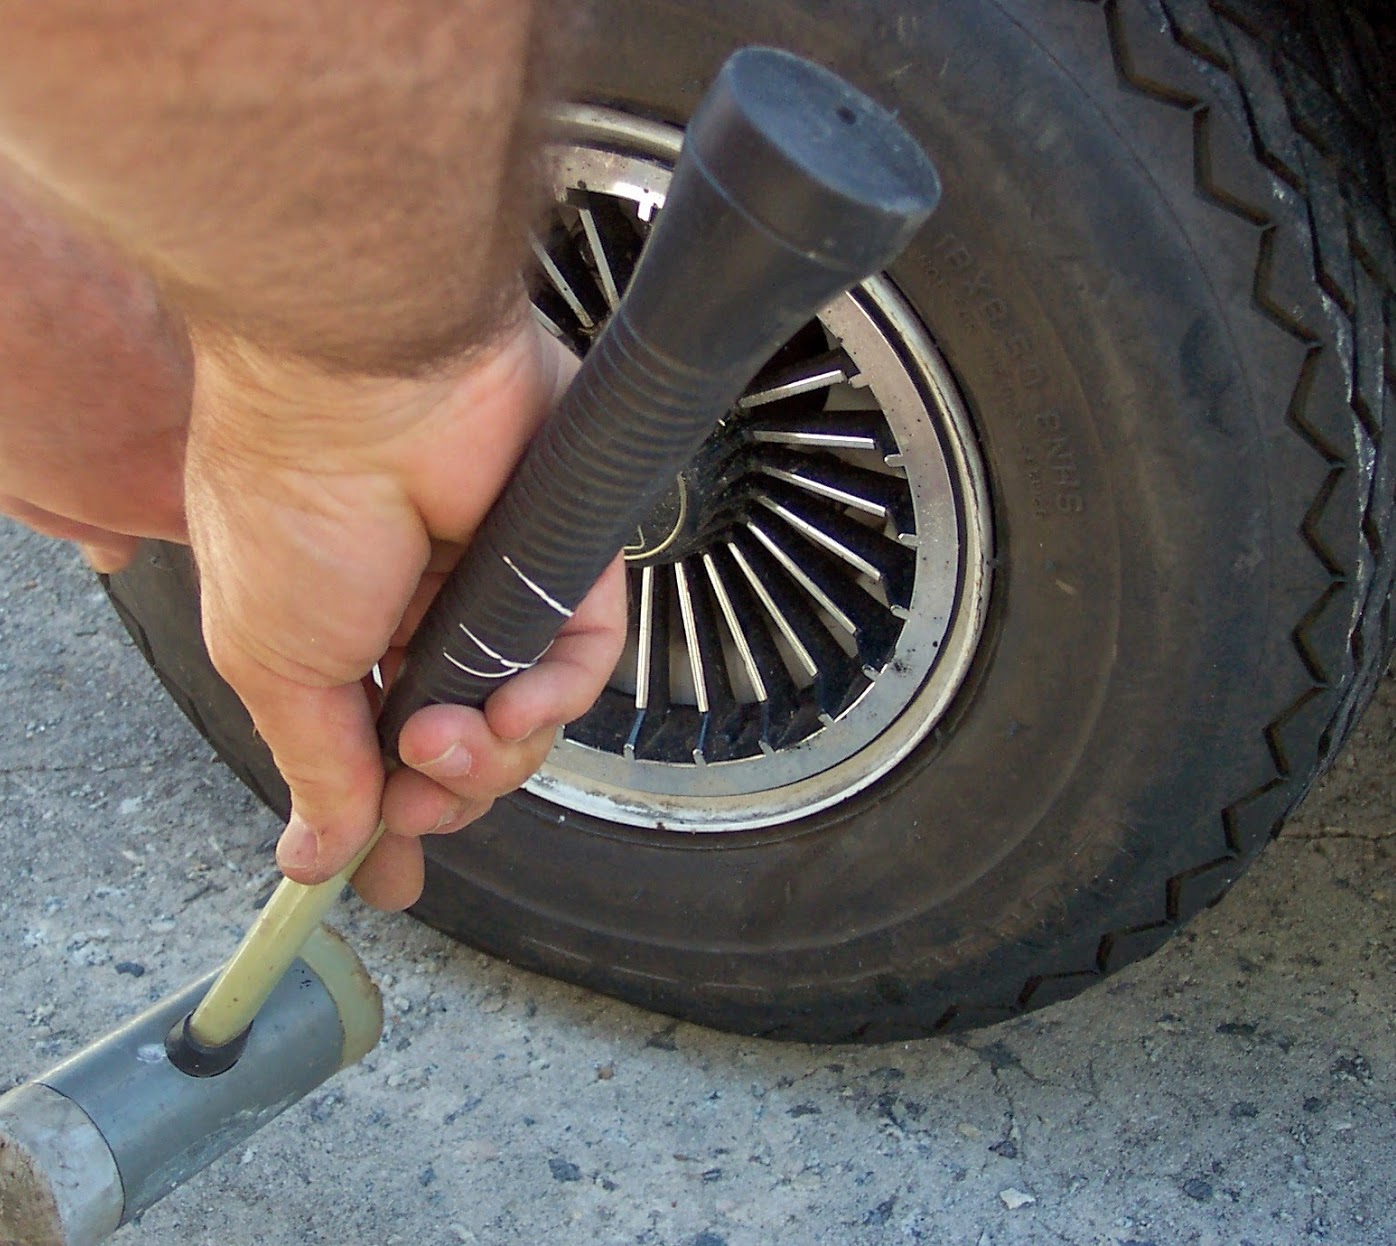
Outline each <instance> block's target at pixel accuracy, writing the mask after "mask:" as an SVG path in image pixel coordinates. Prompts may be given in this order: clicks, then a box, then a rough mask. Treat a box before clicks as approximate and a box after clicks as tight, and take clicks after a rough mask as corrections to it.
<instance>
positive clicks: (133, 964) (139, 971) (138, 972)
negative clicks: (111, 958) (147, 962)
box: [116, 960, 145, 978]
mask: <svg viewBox="0 0 1396 1246" xmlns="http://www.w3.org/2000/svg"><path fill="white" fill-rule="evenodd" d="M116 972H117V973H124V974H127V975H129V976H130V977H132V978H144V977H145V966H144V965H142V964H140V963H139V962H138V961H134V960H122V961H117V963H116Z"/></svg>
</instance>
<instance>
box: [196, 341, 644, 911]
mask: <svg viewBox="0 0 1396 1246" xmlns="http://www.w3.org/2000/svg"><path fill="white" fill-rule="evenodd" d="M196 347H197V350H196V370H195V376H196V381H195V391H194V415H193V419H192V421H191V425H190V437H189V446H188V458H187V472H186V506H187V511H188V516H189V531H190V537H191V540H192V542H193V545H194V550H195V555H196V558H197V561H198V564H199V569H200V576H201V583H202V594H203V602H204V607H203V608H204V632H205V640H206V642H207V644H208V649H209V653H210V655H211V656H212V658H213V661H214V664H215V666H217V668H218V670H219V671H220V673H221V674H222V675H223V676H224V678H225V679H227V680H228V682H229V683H230V684H231V685H232V686H233V688H234V689H235V690H236V691H237V693H238V694H239V696H241V697H242V699H243V701H244V702H245V703H246V705H247V707H248V709H249V711H250V712H251V714H252V717H253V720H254V722H255V724H256V727H257V730H258V732H259V733H260V734H261V735H262V737H263V738H264V739H265V741H266V742H267V744H268V745H269V747H270V748H271V751H272V753H273V755H274V757H275V759H276V764H277V767H278V768H279V769H280V771H281V773H282V775H283V776H284V777H285V779H286V781H287V783H288V784H289V786H290V789H291V796H292V806H293V813H292V817H291V821H290V824H289V825H288V827H287V830H286V832H285V834H284V835H283V837H282V840H281V843H280V846H279V848H278V853H277V855H278V860H279V861H280V864H281V866H282V869H283V870H284V871H285V872H286V874H287V875H288V876H289V877H292V878H294V879H296V880H298V881H301V882H318V881H320V880H322V879H325V878H328V877H330V876H331V875H333V874H334V873H335V872H337V871H338V870H339V869H340V868H342V867H343V866H344V864H345V863H346V862H347V861H348V860H349V859H350V858H351V857H352V856H353V855H354V853H355V852H356V851H357V850H358V849H359V848H360V847H362V845H363V844H364V842H365V841H366V840H367V839H368V837H369V835H370V834H371V833H372V831H373V829H374V827H375V826H376V825H377V821H378V815H379V809H380V804H381V808H382V812H383V816H384V818H385V820H386V822H387V824H388V828H389V831H390V832H391V833H390V834H389V835H388V836H385V837H384V839H383V840H382V841H381V842H380V844H379V846H378V847H377V848H376V849H375V850H374V853H373V855H372V856H371V857H370V858H369V860H368V862H367V863H366V864H365V866H364V867H363V868H362V869H361V871H360V873H359V875H358V876H357V879H356V885H357V886H358V888H359V891H360V893H361V894H362V895H363V896H364V898H365V899H367V900H368V901H369V902H370V903H373V904H376V905H379V906H380V907H385V908H398V907H403V906H405V905H407V904H410V903H412V902H413V901H414V900H415V899H416V897H417V895H418V894H419V892H420V890H421V885H422V864H421V849H420V845H419V843H418V842H417V841H418V839H419V838H420V837H421V836H422V835H425V834H429V833H433V832H443V833H444V832H448V831H453V830H456V829H458V828H459V827H460V826H462V825H463V824H464V823H466V822H468V821H471V820H472V819H473V818H475V817H477V816H479V814H481V813H482V812H484V811H485V810H486V809H487V808H488V807H489V805H490V803H491V802H492V801H493V800H494V798H495V797H497V796H499V795H501V794H503V793H504V792H506V791H509V790H512V789H513V788H515V787H517V786H518V785H519V784H520V783H522V782H523V781H524V780H525V779H526V778H527V777H528V775H530V774H531V773H532V772H533V771H534V770H536V769H537V767H538V766H539V765H540V764H541V763H542V761H543V758H544V757H545V756H546V754H547V751H548V748H549V747H550V745H551V743H552V740H553V737H554V734H555V732H556V729H557V727H558V726H559V725H561V724H562V723H564V722H566V721H568V720H570V719H571V718H574V717H576V716H578V715H579V714H581V713H583V712H584V711H585V710H586V708H587V707H588V706H589V705H590V704H591V702H592V701H593V700H594V699H595V698H596V696H597V695H598V694H599V693H600V691H601V688H602V687H603V686H604V684H605V681H606V678H607V676H608V675H609V673H610V671H611V669H612V667H613V666H614V664H615V661H616V659H617V657H618V656H619V652H620V648H621V644H622V641H623V639H624V625H623V615H624V610H623V580H622V577H621V575H620V573H619V567H618V566H617V567H613V568H612V569H611V571H610V572H608V574H607V576H606V577H605V578H604V579H603V581H602V582H601V584H599V585H598V586H597V588H596V589H595V590H594V591H593V592H592V593H591V594H590V595H589V596H588V598H587V599H586V601H585V602H583V603H582V606H581V607H580V608H579V609H578V610H577V612H576V615H575V617H574V618H573V619H572V620H571V622H570V623H569V624H568V625H567V627H566V628H565V629H564V630H563V632H562V633H561V634H560V636H559V638H558V640H557V642H556V643H555V644H554V645H553V647H552V649H551V650H549V652H548V654H547V656H546V658H545V659H544V660H543V661H541V662H540V663H539V664H538V665H537V666H536V667H534V668H533V669H532V670H530V671H527V672H525V673H523V674H522V675H520V676H519V677H517V678H516V679H514V680H513V681H511V682H510V683H509V684H508V685H506V686H505V687H504V688H502V689H501V690H500V691H499V692H498V693H496V694H495V695H494V696H493V697H491V699H490V701H489V703H488V705H487V706H486V708H485V711H484V712H483V713H480V712H477V711H474V710H467V709H462V708H458V707H451V706H435V707H432V708H430V709H428V710H424V711H422V712H421V713H419V714H418V715H416V716H415V717H414V718H412V719H411V720H410V721H409V723H408V724H407V726H406V727H405V728H404V729H403V733H402V739H401V741H400V744H399V751H400V755H401V756H402V758H403V760H404V762H406V763H407V764H408V766H409V767H411V768H410V769H403V770H401V771H399V772H397V773H396V774H394V775H393V776H392V777H391V778H390V779H389V781H388V783H387V786H386V790H385V789H384V775H383V767H382V763H381V759H380V755H379V748H378V744H377V741H376V738H375V735H374V729H373V710H374V705H373V697H372V695H371V693H370V691H369V690H368V689H367V688H366V687H365V680H366V677H367V676H368V675H369V673H370V672H371V671H372V669H373V667H374V665H375V664H376V663H378V662H379V660H380V659H381V658H384V655H385V653H387V654H388V657H387V660H386V661H385V663H384V669H385V675H386V676H387V677H389V678H390V677H391V674H392V671H393V669H394V667H395V662H394V658H393V655H392V654H391V653H389V652H388V651H389V650H390V649H391V648H392V647H393V646H400V645H401V644H402V643H403V642H404V641H405V639H406V638H407V636H408V635H409V634H410V632H411V630H412V628H413V627H414V626H415V624H416V622H417V620H418V619H419V618H420V617H421V614H422V612H423V611H424V610H425V608H426V605H427V604H428V602H429V601H430V598H431V595H432V594H433V593H434V591H435V589H436V588H437V587H438V586H439V584H440V582H441V578H442V577H443V575H444V573H445V572H446V571H448V570H449V568H450V567H451V566H452V565H453V564H454V561H455V557H456V555H457V553H458V550H459V547H460V546H461V545H462V544H463V543H464V542H466V541H467V540H468V539H469V537H470V534H471V533H472V532H473V531H474V530H475V528H476V527H477V526H478V525H479V523H480V521H481V520H482V519H483V517H484V515H485V512H486V511H487V510H488V507H489V504H490V502H491V501H492V500H493V499H494V497H495V496H496V494H497V493H498V492H499V490H500V489H501V488H502V486H503V484H504V481H505V480H506V479H507V477H508V474H509V472H510V470H511V469H512V467H513V464H514V462H515V461H516V459H517V458H518V456H519V454H520V453H521V451H522V449H523V447H524V445H525V444H526V442H527V439H528V438H529V436H530V435H531V434H532V432H533V431H534V429H535V428H536V426H537V424H538V422H539V420H540V419H541V418H542V416H543V415H544V413H545V412H546V411H547V409H548V408H549V407H550V406H551V405H552V403H553V401H554V399H555V397H556V395H557V394H558V393H559V392H560V388H561V386H562V384H563V383H564V382H565V379H566V377H567V376H569V375H570V372H571V370H572V364H571V361H570V358H569V357H568V356H567V355H566V353H565V352H564V351H563V350H562V349H561V348H560V347H558V346H557V345H556V344H555V343H554V342H553V341H552V340H551V339H550V338H548V337H547V336H546V335H545V334H543V333H541V332H540V331H538V330H537V329H536V328H534V326H533V324H532V322H531V321H529V320H525V321H524V322H523V327H520V328H516V329H513V330H512V331H510V332H509V333H508V334H507V335H506V336H505V337H503V338H502V339H500V340H499V341H498V342H497V343H495V344H493V345H491V346H488V347H486V348H484V349H483V350H482V351H481V352H480V353H479V354H478V355H477V356H475V357H474V358H472V359H471V361H470V362H469V363H468V364H466V365H465V366H463V367H461V368H458V369H455V370H454V372H453V373H451V374H446V375H443V376H440V377H434V378H432V379H428V380H420V381H418V380H400V379H381V378H350V377H345V376H343V375H329V374H326V373H322V372H320V371H319V370H317V369H315V368H313V367H311V366H308V365H305V364H303V363H300V362H298V361H280V360H273V359H270V358H268V357H267V356H266V355H264V354H262V353H261V352H259V351H256V350H255V349H253V348H251V347H248V346H247V345H246V344H244V343H239V342H231V341H228V340H226V339H220V338H212V337H210V338H200V337H198V336H197V335H196Z"/></svg>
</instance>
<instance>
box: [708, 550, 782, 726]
mask: <svg viewBox="0 0 1396 1246" xmlns="http://www.w3.org/2000/svg"><path fill="white" fill-rule="evenodd" d="M703 567H704V569H705V570H706V571H707V573H708V582H709V583H710V584H711V585H712V586H713V595H714V596H715V597H716V598H717V604H718V607H719V609H721V611H722V617H723V619H724V621H725V622H726V624H727V634H728V635H729V636H731V637H732V643H733V644H734V645H736V647H737V654H738V656H739V657H740V658H741V662H742V670H743V671H745V673H746V677H747V681H748V682H749V683H750V684H751V688H752V691H753V692H754V693H755V694H756V699H757V700H758V701H766V700H769V696H768V694H767V692H766V681H765V680H764V679H762V678H761V669H760V668H759V667H758V666H757V665H756V658H755V657H754V656H753V655H752V652H751V644H750V642H749V641H748V640H747V636H746V631H745V629H743V627H742V623H741V620H740V619H739V618H738V617H737V611H736V609H735V607H734V606H733V605H732V598H731V597H730V596H729V595H728V592H727V586H726V585H725V584H724V583H723V582H722V576H721V574H720V573H719V572H718V569H717V563H716V562H714V561H713V556H712V555H711V554H704V555H703Z"/></svg>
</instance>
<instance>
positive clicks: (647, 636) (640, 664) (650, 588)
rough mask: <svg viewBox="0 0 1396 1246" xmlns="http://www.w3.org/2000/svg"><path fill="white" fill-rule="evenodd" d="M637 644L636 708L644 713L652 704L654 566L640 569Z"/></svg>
mask: <svg viewBox="0 0 1396 1246" xmlns="http://www.w3.org/2000/svg"><path fill="white" fill-rule="evenodd" d="M639 632H640V634H639V642H638V644H637V645H636V646H635V708H636V709H637V710H639V711H640V712H641V713H643V712H644V711H645V710H647V709H649V705H650V678H651V676H652V675H653V673H654V664H653V657H654V655H653V654H652V653H651V651H650V650H651V646H652V645H653V643H654V568H653V567H642V568H641V569H640V629H639Z"/></svg>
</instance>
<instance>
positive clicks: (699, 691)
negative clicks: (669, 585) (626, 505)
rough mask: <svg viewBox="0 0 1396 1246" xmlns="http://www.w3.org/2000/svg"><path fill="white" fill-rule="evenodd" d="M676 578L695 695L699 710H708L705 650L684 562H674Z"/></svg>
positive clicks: (701, 712) (703, 712)
mask: <svg viewBox="0 0 1396 1246" xmlns="http://www.w3.org/2000/svg"><path fill="white" fill-rule="evenodd" d="M674 579H675V582H676V583H677V584H678V589H679V615H680V617H681V618H682V619H683V638H684V644H685V646H686V647H687V649H688V670H689V674H691V675H692V676H693V696H694V700H695V701H696V702H697V704H698V712H699V713H700V714H706V713H707V712H708V681H707V675H706V672H705V671H704V669H703V651H702V649H701V648H700V647H699V643H698V621H697V619H696V618H695V616H694V609H693V591H692V590H691V589H690V588H689V585H688V573H687V571H685V570H684V565H683V563H682V562H676V563H675V564H674Z"/></svg>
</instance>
